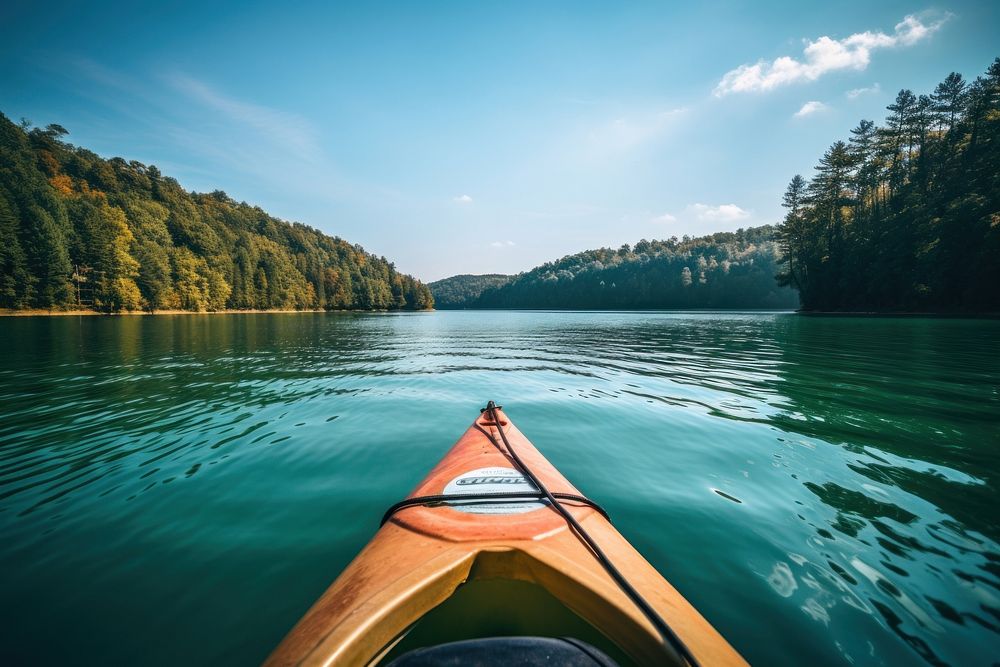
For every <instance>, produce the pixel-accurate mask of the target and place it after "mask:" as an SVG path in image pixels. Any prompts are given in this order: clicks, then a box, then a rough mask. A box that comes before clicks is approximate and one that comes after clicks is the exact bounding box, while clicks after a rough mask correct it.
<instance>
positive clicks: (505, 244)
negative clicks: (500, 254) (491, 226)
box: [490, 241, 516, 248]
mask: <svg viewBox="0 0 1000 667" xmlns="http://www.w3.org/2000/svg"><path fill="white" fill-rule="evenodd" d="M514 245H516V244H515V243H514V242H513V241H494V242H493V243H491V244H490V247H491V248H513V247H514Z"/></svg>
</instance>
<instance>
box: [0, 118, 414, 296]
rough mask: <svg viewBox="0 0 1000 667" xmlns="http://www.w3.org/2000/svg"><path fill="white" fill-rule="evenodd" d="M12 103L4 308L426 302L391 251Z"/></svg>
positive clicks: (4, 129) (0, 137) (6, 152)
mask: <svg viewBox="0 0 1000 667" xmlns="http://www.w3.org/2000/svg"><path fill="white" fill-rule="evenodd" d="M65 134H66V130H65V129H63V128H62V127H60V126H58V125H49V126H48V127H46V128H44V129H42V128H34V129H31V128H30V127H29V126H28V124H27V123H22V125H20V126H18V125H15V124H14V123H12V122H11V121H10V120H9V119H8V118H7V117H6V116H3V115H2V114H0V307H2V308H47V309H52V308H76V307H85V308H86V307H90V308H94V309H97V310H102V311H107V312H115V311H121V310H139V309H145V310H157V309H184V310H192V311H203V310H220V309H227V308H231V309H304V308H326V309H353V308H358V309H400V308H409V309H422V308H430V307H432V306H433V299H432V297H431V293H430V290H429V289H428V288H427V286H426V285H423V284H422V283H420V282H419V281H417V280H415V279H414V278H412V277H410V276H407V275H403V274H401V273H399V272H397V271H396V270H395V267H394V266H393V265H392V264H391V263H390V262H389V261H388V260H386V259H385V258H384V257H382V258H380V257H375V256H374V255H371V254H369V253H366V252H365V251H364V249H363V248H361V247H360V246H357V245H351V244H349V243H347V242H346V241H344V240H342V239H339V238H331V237H329V236H326V235H325V234H323V233H322V232H320V231H318V230H316V229H313V228H312V227H308V226H306V225H302V224H298V223H288V222H284V221H282V220H279V219H278V218H275V217H273V216H270V215H268V214H267V213H265V212H264V211H263V210H261V209H260V208H258V207H255V206H250V205H249V204H246V203H239V202H235V201H233V200H232V199H230V198H229V197H228V196H226V194H225V193H223V192H220V191H216V192H213V193H211V194H196V193H190V192H186V191H185V190H184V189H183V188H181V186H180V185H179V184H178V183H177V181H175V180H174V179H172V178H169V177H166V176H163V175H161V174H160V172H159V170H158V169H157V168H156V167H154V166H152V165H149V166H147V165H144V164H141V163H139V162H134V161H133V162H127V161H125V160H123V159H122V158H112V159H110V160H105V159H102V158H101V157H99V156H98V155H96V154H94V153H93V152H91V151H88V150H86V149H84V148H77V147H74V146H72V145H71V144H68V143H66V142H65V141H64V140H63V137H64V135H65Z"/></svg>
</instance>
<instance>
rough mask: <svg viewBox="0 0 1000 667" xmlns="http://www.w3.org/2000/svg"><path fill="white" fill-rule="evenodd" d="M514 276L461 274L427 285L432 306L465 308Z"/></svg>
mask: <svg viewBox="0 0 1000 667" xmlns="http://www.w3.org/2000/svg"><path fill="white" fill-rule="evenodd" d="M513 279H514V276H508V275H504V274H502V273H486V274H482V275H473V274H470V273H463V274H461V275H458V276H452V277H450V278H444V279H442V280H435V281H434V282H432V283H428V284H427V287H429V288H430V290H431V294H433V295H434V305H435V307H437V308H441V309H448V308H465V307H467V306H468V305H469V304H470V303H472V302H474V301H475V300H476V299H478V298H479V295H480V294H482V292H483V290H485V289H487V288H490V287H500V286H501V285H506V284H507V283H509V282H510V281H511V280H513Z"/></svg>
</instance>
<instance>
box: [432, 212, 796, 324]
mask: <svg viewBox="0 0 1000 667" xmlns="http://www.w3.org/2000/svg"><path fill="white" fill-rule="evenodd" d="M778 261H779V250H778V243H777V241H776V239H775V230H774V228H773V227H768V226H765V227H757V228H752V229H746V230H739V231H737V232H722V233H718V234H713V235H711V236H705V237H702V238H697V239H689V238H687V237H684V239H682V240H678V239H677V238H671V239H669V240H666V241H647V240H645V239H644V240H642V241H639V242H638V243H636V244H635V247H634V248H631V247H629V246H628V245H624V246H622V247H621V248H618V249H617V250H615V249H612V248H600V249H597V250H588V251H586V252H581V253H578V254H576V255H570V256H568V257H563V258H562V259H560V260H558V261H556V262H549V263H547V264H543V265H542V266H539V267H536V268H534V269H532V270H531V271H528V272H527V273H522V274H520V275H517V276H513V277H503V278H505V280H502V281H501V280H499V279H498V280H497V282H498V283H499V284H498V285H496V286H492V287H485V288H484V289H483V290H482V292H481V293H480V294H479V295H478V296H475V295H472V296H470V298H469V299H468V300H467V301H464V302H459V303H458V304H456V307H470V308H580V309H677V308H791V307H794V306H795V305H796V300H795V292H794V291H792V290H790V289H788V288H787V287H780V286H778V285H777V284H775V281H774V275H775V273H776V271H777V268H778ZM456 278H460V277H456ZM448 280H456V279H448ZM439 282H445V283H446V284H447V281H439ZM458 284H459V285H461V284H462V281H459V283H458ZM451 289H454V288H453V287H452V288H451ZM456 291H457V290H456ZM470 293H472V290H470Z"/></svg>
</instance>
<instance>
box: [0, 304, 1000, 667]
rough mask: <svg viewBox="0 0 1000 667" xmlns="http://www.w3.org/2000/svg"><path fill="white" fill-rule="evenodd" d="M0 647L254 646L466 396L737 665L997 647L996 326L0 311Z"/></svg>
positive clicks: (332, 567)
mask: <svg viewBox="0 0 1000 667" xmlns="http://www.w3.org/2000/svg"><path fill="white" fill-rule="evenodd" d="M0 341H2V344H3V348H4V349H3V351H2V355H0V599H2V600H3V614H4V619H3V623H2V624H0V662H2V663H4V664H67V663H68V664H81V663H100V664H136V663H143V664H153V665H173V664H187V665H192V664H193V665H198V664H206V665H207V664H234V665H243V664H254V663H257V662H259V661H260V660H262V659H263V658H264V657H265V656H266V655H267V654H268V652H269V651H270V650H271V649H272V648H273V647H274V646H275V645H276V644H277V642H278V641H280V639H281V637H282V636H283V635H284V633H285V632H286V631H287V630H288V629H289V628H290V627H291V626H292V625H293V624H294V623H295V621H296V620H297V619H298V618H299V616H300V615H301V614H302V613H303V612H304V611H305V610H306V608H307V607H309V605H310V604H311V603H312V602H313V601H314V600H315V598H316V597H317V596H318V595H319V594H320V593H321V592H322V591H323V590H324V589H325V588H326V586H327V585H328V584H329V583H330V582H331V581H332V579H333V578H334V577H335V576H336V574H337V573H338V572H339V571H340V569H341V568H342V567H343V566H344V565H346V564H347V562H348V561H349V560H350V559H351V558H352V557H353V556H354V555H355V554H356V553H357V551H358V550H359V549H360V548H361V547H362V546H363V545H364V543H365V542H366V541H367V540H368V539H369V538H370V536H371V535H372V534H373V532H374V531H375V529H376V527H377V526H378V519H379V517H380V516H381V513H382V511H383V510H384V509H385V507H386V506H387V505H389V504H390V503H392V502H394V501H395V500H397V499H399V498H401V497H403V496H404V495H405V494H406V493H407V492H408V491H409V490H410V489H411V488H412V487H413V486H414V485H415V484H416V483H417V482H418V481H419V480H420V479H421V478H422V477H423V475H424V474H425V473H426V472H427V470H428V469H429V468H430V467H431V466H432V465H433V464H434V463H435V462H436V461H437V460H438V459H439V458H440V456H441V455H442V454H443V453H444V452H445V451H446V450H447V448H448V447H450V445H451V444H452V443H453V442H454V441H455V440H456V439H457V437H458V436H459V435H460V434H461V433H462V432H463V431H464V429H465V428H466V427H467V426H468V425H469V423H470V422H471V421H472V419H473V418H474V416H475V415H476V414H477V411H478V408H479V407H481V406H482V405H483V404H485V402H486V401H487V400H488V399H490V398H493V399H496V400H497V401H498V402H499V403H501V404H503V405H504V406H505V407H506V409H507V412H508V414H509V415H510V416H511V418H512V419H513V420H514V421H515V423H516V424H517V425H518V426H519V427H520V429H521V430H522V431H523V432H524V433H525V434H526V435H527V436H528V437H529V438H531V440H532V441H533V442H534V443H535V445H536V446H538V447H539V449H541V450H542V451H543V452H544V453H545V455H546V456H547V457H548V458H549V459H550V460H551V461H552V462H553V463H554V464H555V465H556V466H557V467H559V468H560V469H561V470H562V471H563V472H564V473H565V474H566V476H567V477H569V479H571V480H572V481H573V482H574V483H575V484H576V485H577V486H578V487H579V488H580V489H581V490H583V491H584V492H585V493H587V494H588V495H590V496H591V497H593V498H594V499H595V500H597V501H598V502H600V503H602V504H603V505H604V506H605V507H606V508H607V509H608V510H609V512H610V513H611V515H612V517H613V519H614V520H615V523H616V525H617V526H618V528H619V530H620V531H621V532H622V533H623V534H625V536H626V537H628V538H629V539H630V540H631V541H632V542H633V543H634V544H635V546H636V547H637V548H638V549H639V550H640V551H641V552H642V553H643V554H644V555H645V556H646V557H647V558H648V559H649V560H650V561H651V562H652V563H653V565H655V566H656V567H657V568H658V569H659V570H660V571H661V572H662V573H663V574H664V575H665V576H666V577H667V578H668V579H670V580H671V581H672V582H673V583H674V584H675V585H676V586H677V588H679V589H680V590H681V592H683V593H684V594H685V595H686V596H687V597H688V598H689V599H690V600H691V601H692V602H693V603H694V604H695V605H696V606H697V607H698V608H699V609H700V610H701V611H702V613H704V614H705V615H706V616H707V617H708V618H709V620H710V621H712V622H713V623H714V624H715V625H716V626H717V627H718V628H719V629H720V630H721V631H722V633H723V634H724V635H725V636H726V637H727V638H728V639H729V640H730V641H731V642H732V643H733V644H734V645H735V646H736V647H737V648H738V649H739V650H740V651H741V652H742V653H743V654H744V655H745V656H746V657H747V658H748V659H749V660H750V661H751V662H753V663H756V664H759V665H797V664H810V665H846V664H866V665H911V664H921V663H928V664H942V663H947V664H952V665H980V664H982V665H986V664H991V663H993V662H994V661H995V660H996V659H997V657H998V656H1000V634H998V632H1000V631H998V627H1000V548H998V541H1000V511H998V510H1000V503H998V493H997V483H998V473H1000V354H998V350H1000V322H998V321H973V320H936V319H852V318H815V317H802V316H795V315H792V314H717V313H716V314H713V313H697V314H679V313H672V314H667V313H565V312H561V313H538V312H439V313H414V314H374V315H355V314H315V313H307V314H271V315H213V316H190V315H183V316H158V317H152V318H144V317H120V318H100V317H80V318H78V317H52V318H3V319H0Z"/></svg>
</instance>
